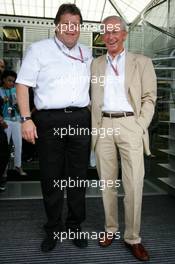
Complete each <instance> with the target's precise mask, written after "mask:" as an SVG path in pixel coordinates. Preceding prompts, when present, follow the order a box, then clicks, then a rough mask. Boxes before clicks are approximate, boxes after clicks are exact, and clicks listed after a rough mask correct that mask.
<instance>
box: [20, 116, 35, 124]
mask: <svg viewBox="0 0 175 264" xmlns="http://www.w3.org/2000/svg"><path fill="white" fill-rule="evenodd" d="M31 119H32V118H31V116H21V123H24V122H26V121H27V120H31Z"/></svg>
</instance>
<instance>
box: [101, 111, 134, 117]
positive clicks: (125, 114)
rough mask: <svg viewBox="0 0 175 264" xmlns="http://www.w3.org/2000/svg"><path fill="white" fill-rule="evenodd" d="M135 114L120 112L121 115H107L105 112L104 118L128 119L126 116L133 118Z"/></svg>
mask: <svg viewBox="0 0 175 264" xmlns="http://www.w3.org/2000/svg"><path fill="white" fill-rule="evenodd" d="M133 115H134V113H133V112H120V113H106V112H103V116H104V117H110V118H113V117H114V118H120V117H126V116H133Z"/></svg>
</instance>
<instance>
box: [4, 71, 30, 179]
mask: <svg viewBox="0 0 175 264" xmlns="http://www.w3.org/2000/svg"><path fill="white" fill-rule="evenodd" d="M16 76H17V74H16V72H14V71H8V70H5V71H4V72H3V73H2V76H1V87H0V97H1V98H2V99H3V105H2V114H3V117H4V121H5V123H6V124H7V128H6V129H5V132H6V134H7V139H8V144H10V140H11V138H12V141H13V144H14V169H15V170H16V171H17V172H18V173H19V174H20V175H23V176H24V175H26V172H24V171H23V169H22V161H21V156H22V135H21V123H20V115H19V111H18V105H17V101H16V88H15V80H16Z"/></svg>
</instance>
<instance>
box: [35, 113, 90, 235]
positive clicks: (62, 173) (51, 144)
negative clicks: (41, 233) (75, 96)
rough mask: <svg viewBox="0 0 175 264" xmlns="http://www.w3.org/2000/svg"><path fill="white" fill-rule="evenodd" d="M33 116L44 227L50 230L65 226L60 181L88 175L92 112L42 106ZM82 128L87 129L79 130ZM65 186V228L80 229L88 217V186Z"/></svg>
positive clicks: (48, 231)
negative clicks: (64, 224) (86, 191)
mask: <svg viewBox="0 0 175 264" xmlns="http://www.w3.org/2000/svg"><path fill="white" fill-rule="evenodd" d="M34 120H35V124H36V126H37V132H38V137H39V138H38V140H37V145H38V154H39V163H40V172H41V186H42V193H43V200H44V205H45V210H46V215H47V219H48V222H47V223H46V225H45V230H46V232H47V233H53V232H54V231H55V232H59V231H61V230H62V229H63V222H62V210H63V201H64V189H63V188H61V186H60V185H61V181H62V180H64V181H65V180H66V181H65V182H64V183H66V184H68V179H71V180H74V183H77V182H78V181H79V180H86V178H87V168H88V161H89V151H90V112H89V110H88V109H87V108H80V109H78V110H77V109H76V110H73V111H72V112H68V113H66V112H64V110H41V111H37V112H36V113H35V117H34ZM80 129H83V131H84V132H81V133H80ZM61 131H62V132H61ZM77 131H78V132H77ZM63 134H64V135H63ZM55 183H56V184H55ZM54 185H56V186H54ZM66 189H67V205H68V215H67V219H66V228H67V229H68V228H70V229H72V230H75V229H80V224H81V223H82V222H83V221H84V219H85V188H84V187H79V184H78V185H76V186H75V187H70V186H69V187H68V186H67V188H66Z"/></svg>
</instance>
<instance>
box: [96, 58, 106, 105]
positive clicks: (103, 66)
mask: <svg viewBox="0 0 175 264" xmlns="http://www.w3.org/2000/svg"><path fill="white" fill-rule="evenodd" d="M105 71H106V55H104V56H102V57H101V58H100V61H99V67H98V74H97V76H98V78H99V77H100V78H102V79H103V82H102V83H101V82H100V83H99V91H100V92H99V105H100V106H102V105H103V101H104V82H105Z"/></svg>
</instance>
